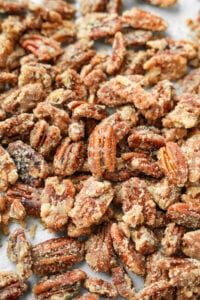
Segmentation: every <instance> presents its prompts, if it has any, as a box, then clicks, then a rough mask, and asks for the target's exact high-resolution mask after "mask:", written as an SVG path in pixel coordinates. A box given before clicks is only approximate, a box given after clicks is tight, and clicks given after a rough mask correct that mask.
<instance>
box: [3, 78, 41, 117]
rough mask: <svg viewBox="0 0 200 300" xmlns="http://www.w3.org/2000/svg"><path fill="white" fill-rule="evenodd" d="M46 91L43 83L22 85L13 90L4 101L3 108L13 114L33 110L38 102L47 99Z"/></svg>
mask: <svg viewBox="0 0 200 300" xmlns="http://www.w3.org/2000/svg"><path fill="white" fill-rule="evenodd" d="M45 97H46V93H45V91H44V90H43V87H42V84H41V83H33V84H27V85H25V86H22V87H21V88H19V89H17V90H15V91H13V92H12V93H11V94H10V95H9V96H8V97H7V98H6V99H5V100H4V101H3V103H2V108H3V109H4V110H5V111H6V112H10V113H12V114H17V113H24V112H28V111H31V110H32V109H33V108H34V107H35V106H36V105H37V103H38V102H41V101H43V100H44V99H45Z"/></svg>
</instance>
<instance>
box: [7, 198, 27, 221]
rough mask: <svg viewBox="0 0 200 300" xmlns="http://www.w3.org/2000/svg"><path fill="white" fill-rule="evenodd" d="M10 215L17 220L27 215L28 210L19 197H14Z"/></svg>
mask: <svg viewBox="0 0 200 300" xmlns="http://www.w3.org/2000/svg"><path fill="white" fill-rule="evenodd" d="M9 216H10V217H11V218H13V219H16V220H23V219H24V218H25V216H26V210H25V208H24V206H23V205H22V203H21V202H20V201H19V200H18V199H14V201H13V202H12V204H11V206H10V210H9Z"/></svg>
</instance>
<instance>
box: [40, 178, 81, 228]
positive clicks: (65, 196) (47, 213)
mask: <svg viewBox="0 0 200 300" xmlns="http://www.w3.org/2000/svg"><path fill="white" fill-rule="evenodd" d="M74 194H75V189H74V186H73V184H72V182H71V180H68V179H66V180H63V181H59V178H58V177H48V178H47V179H46V180H45V187H44V190H43V191H42V194H41V213H40V216H41V219H42V221H43V222H44V224H45V226H46V227H48V228H51V229H54V230H58V229H61V228H63V226H64V225H65V224H66V223H67V221H68V212H69V211H70V209H71V208H72V206H73V203H74V199H73V197H74Z"/></svg>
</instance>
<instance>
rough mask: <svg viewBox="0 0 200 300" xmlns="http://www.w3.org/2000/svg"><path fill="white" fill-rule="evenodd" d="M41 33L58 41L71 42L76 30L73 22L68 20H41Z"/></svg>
mask: <svg viewBox="0 0 200 300" xmlns="http://www.w3.org/2000/svg"><path fill="white" fill-rule="evenodd" d="M41 34H42V35H44V36H47V37H51V38H52V39H53V40H55V41H57V42H59V43H69V42H72V41H73V40H74V39H75V37H76V30H75V26H74V23H73V22H72V21H68V20H62V23H60V22H59V23H58V22H43V23H42V27H41Z"/></svg>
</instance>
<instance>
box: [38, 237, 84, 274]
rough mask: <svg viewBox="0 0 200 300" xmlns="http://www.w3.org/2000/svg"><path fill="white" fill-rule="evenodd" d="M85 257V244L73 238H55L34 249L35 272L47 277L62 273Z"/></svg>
mask: <svg viewBox="0 0 200 300" xmlns="http://www.w3.org/2000/svg"><path fill="white" fill-rule="evenodd" d="M83 257H84V243H83V242H81V241H79V240H77V239H72V238H64V237H63V238H54V239H50V240H47V241H45V242H42V243H40V244H37V245H35V246H34V247H33V248H32V258H33V272H34V273H35V274H38V275H47V274H53V273H58V272H62V271H64V270H65V269H67V268H68V267H71V266H74V265H75V264H77V263H78V262H80V261H81V260H82V259H83Z"/></svg>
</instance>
